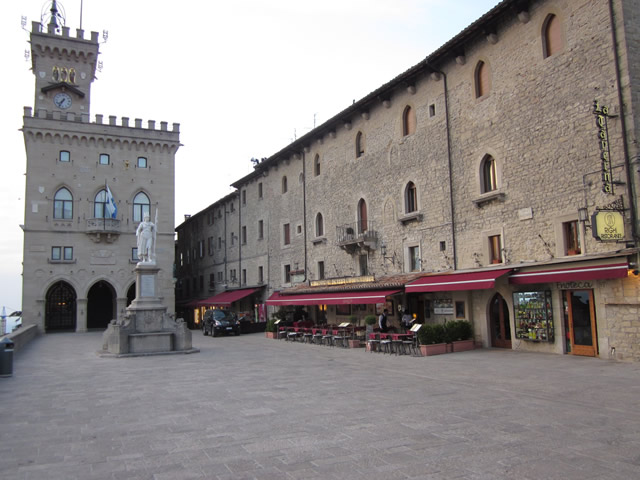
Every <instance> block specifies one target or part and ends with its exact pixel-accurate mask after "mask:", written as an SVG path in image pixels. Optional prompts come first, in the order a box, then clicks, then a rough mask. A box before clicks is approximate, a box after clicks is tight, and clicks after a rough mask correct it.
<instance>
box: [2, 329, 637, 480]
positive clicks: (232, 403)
mask: <svg viewBox="0 0 640 480" xmlns="http://www.w3.org/2000/svg"><path fill="white" fill-rule="evenodd" d="M193 333H194V335H193V346H194V347H195V348H198V349H200V353H196V354H191V355H169V356H152V357H134V358H104V357H100V356H98V355H97V353H96V352H97V351H98V350H99V349H100V347H101V345H102V340H101V333H100V332H90V333H86V334H72V333H63V334H50V335H43V336H40V337H38V338H37V339H35V340H34V341H33V342H31V343H30V344H29V345H28V346H27V347H25V348H24V349H23V350H21V351H20V352H19V353H18V355H17V356H16V357H15V359H14V374H13V377H10V378H3V379H0V418H1V420H2V424H1V425H2V426H1V427H0V478H2V479H3V480H14V479H20V480H40V479H42V480H45V479H46V480H55V479H64V480H73V479H78V480H107V479H109V480H116V479H127V480H129V479H147V480H164V479H171V480H176V479H177V480H180V479H216V480H222V479H234V480H241V479H257V480H267V479H279V480H280V479H284V480H287V479H292V480H293V479H329V480H331V479H367V480H372V479H378V478H379V479H385V480H390V479H430V480H435V479H452V478H453V479H469V480H471V479H473V480H479V479H503V478H504V479H514V478H517V479H524V480H529V479H541V478H544V479H554V478H558V479H572V478H575V479H587V480H588V479H614V480H616V479H630V478H640V409H638V406H639V405H640V403H639V400H638V399H639V398H640V365H638V364H623V363H614V362H609V361H605V360H600V359H594V358H582V357H574V356H561V355H552V354H536V353H530V352H520V351H505V350H498V349H481V350H475V351H470V352H461V353H453V354H446V355H440V356H435V357H420V358H418V357H411V356H395V355H384V354H378V353H370V352H365V351H364V350H363V349H343V348H331V347H325V346H319V345H308V344H302V343H293V342H286V341H284V340H281V341H280V340H271V339H267V338H265V337H264V336H263V335H262V334H251V335H242V336H240V337H217V338H211V337H208V336H207V337H204V336H202V335H201V334H200V332H197V331H196V332H193Z"/></svg>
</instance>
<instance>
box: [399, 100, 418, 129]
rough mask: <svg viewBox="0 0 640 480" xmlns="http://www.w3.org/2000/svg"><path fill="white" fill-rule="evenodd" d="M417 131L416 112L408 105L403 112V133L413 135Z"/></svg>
mask: <svg viewBox="0 0 640 480" xmlns="http://www.w3.org/2000/svg"><path fill="white" fill-rule="evenodd" d="M415 131H416V113H415V111H414V110H413V108H411V107H410V106H408V105H407V106H406V107H405V109H404V112H403V114H402V135H403V136H405V137H406V136H407V135H412V134H413V133H415Z"/></svg>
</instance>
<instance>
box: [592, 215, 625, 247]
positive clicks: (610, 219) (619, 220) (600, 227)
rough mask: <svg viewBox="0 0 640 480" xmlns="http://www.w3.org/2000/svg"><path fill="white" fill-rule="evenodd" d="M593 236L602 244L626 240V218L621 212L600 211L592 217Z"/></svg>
mask: <svg viewBox="0 0 640 480" xmlns="http://www.w3.org/2000/svg"><path fill="white" fill-rule="evenodd" d="M591 225H592V226H593V236H594V237H595V238H597V239H598V240H600V241H601V242H615V241H617V240H624V217H623V216H622V213H620V212H613V211H606V210H605V211H600V212H598V213H595V214H594V215H593V216H592V217H591Z"/></svg>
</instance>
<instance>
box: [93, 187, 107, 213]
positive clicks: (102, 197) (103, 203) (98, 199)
mask: <svg viewBox="0 0 640 480" xmlns="http://www.w3.org/2000/svg"><path fill="white" fill-rule="evenodd" d="M110 217H111V215H109V211H108V210H107V191H106V190H104V189H102V190H100V191H99V192H98V193H97V195H96V196H95V198H94V199H93V218H110Z"/></svg>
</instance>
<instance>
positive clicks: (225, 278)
mask: <svg viewBox="0 0 640 480" xmlns="http://www.w3.org/2000/svg"><path fill="white" fill-rule="evenodd" d="M222 208H223V210H224V284H225V285H226V286H227V287H228V286H229V281H228V280H227V206H226V205H224V204H223V205H222ZM225 290H226V287H225Z"/></svg>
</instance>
